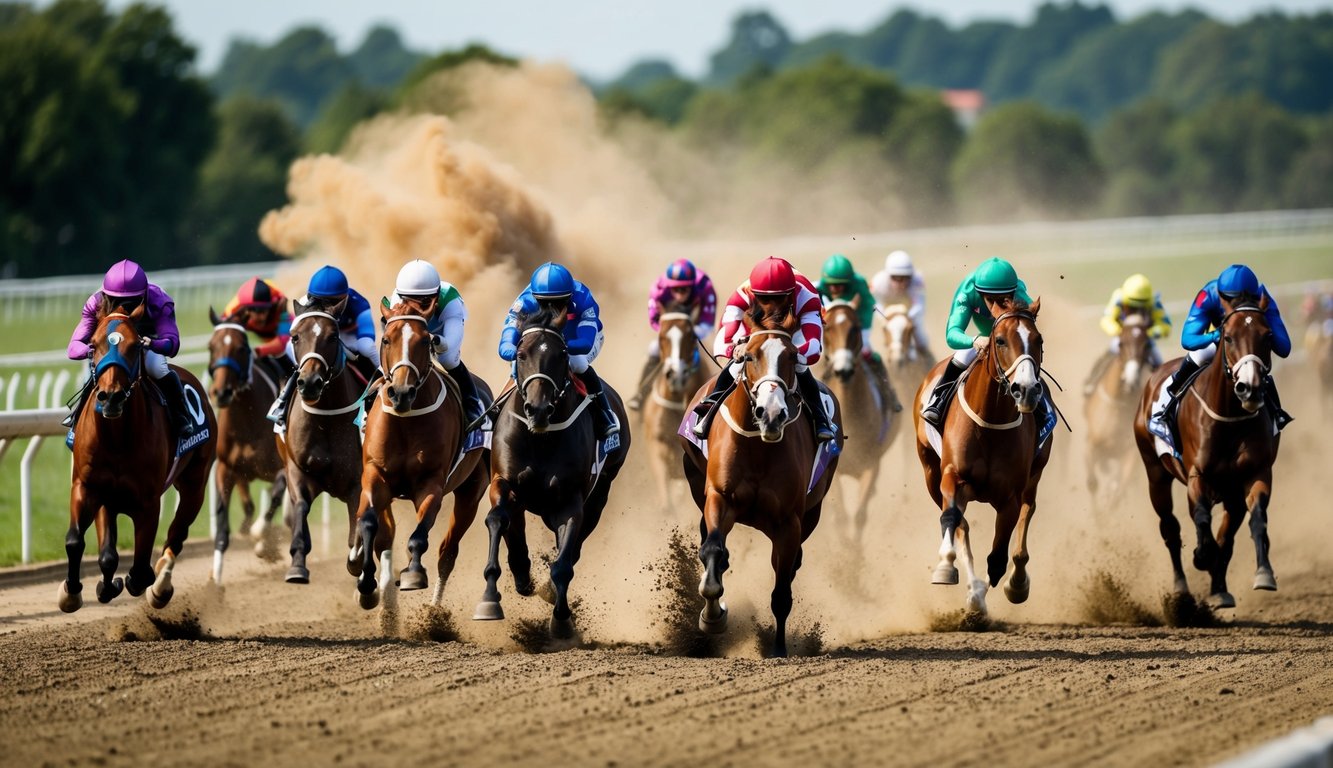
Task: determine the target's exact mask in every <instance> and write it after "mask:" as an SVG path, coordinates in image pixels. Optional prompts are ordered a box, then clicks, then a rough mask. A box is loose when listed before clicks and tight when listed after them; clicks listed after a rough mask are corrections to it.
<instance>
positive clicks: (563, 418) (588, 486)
mask: <svg viewBox="0 0 1333 768" xmlns="http://www.w3.org/2000/svg"><path fill="white" fill-rule="evenodd" d="M566 320H567V318H566V316H565V314H564V313H563V312H559V313H553V312H552V311H550V310H540V311H538V312H535V313H533V314H532V315H529V316H526V317H523V318H521V322H520V324H519V329H520V331H521V336H520V337H519V342H518V354H517V357H516V359H515V361H514V375H515V377H516V378H517V380H518V386H516V387H514V388H513V389H511V390H510V392H509V394H508V399H507V400H506V401H505V404H504V406H502V407H501V409H500V412H499V413H498V414H497V415H496V422H495V437H494V440H493V443H492V453H491V482H490V500H491V511H490V512H489V513H488V514H487V515H486V528H487V529H488V530H489V531H490V548H489V551H488V555H487V558H486V569H485V571H484V572H483V575H484V576H485V578H486V590H485V592H483V594H482V597H481V602H480V603H478V604H477V609H476V612H475V614H474V615H473V617H472V618H473V619H475V620H477V621H492V620H498V619H503V618H504V610H503V609H502V608H501V607H500V591H499V588H498V587H497V586H496V582H497V581H499V579H500V538H501V537H504V540H505V544H506V546H507V547H508V548H509V570H510V571H511V572H512V573H513V575H514V590H515V591H516V592H518V593H519V594H520V595H531V594H532V593H533V591H534V590H533V585H532V575H531V574H532V562H531V560H530V559H529V558H528V541H527V533H526V530H525V526H524V512H525V511H526V512H532V513H533V514H535V515H537V516H539V517H541V519H542V522H544V523H545V524H546V527H547V528H549V529H550V530H551V531H552V532H553V533H555V544H556V557H555V560H554V562H552V563H551V586H552V590H551V591H552V592H553V598H552V601H553V602H554V607H553V609H552V612H551V623H550V631H551V635H552V636H554V637H558V638H568V637H572V636H573V634H574V616H573V612H572V611H571V610H570V607H569V584H570V582H571V581H572V580H573V578H574V566H575V565H577V564H578V561H579V556H580V555H581V554H582V551H583V542H584V541H586V540H587V538H588V536H589V535H590V534H591V533H592V532H593V529H594V528H596V527H597V523H598V522H599V521H600V520H601V518H602V509H603V508H604V507H605V506H606V500H607V496H608V494H609V493H610V492H611V482H612V481H613V480H615V478H616V476H617V475H618V474H619V473H620V469H621V467H622V466H623V465H624V463H625V456H626V455H627V454H628V453H629V446H630V434H629V420H628V418H626V416H625V407H624V406H623V405H622V404H621V402H620V396H619V395H618V394H616V392H615V390H614V389H612V388H611V387H610V386H609V385H607V384H605V382H603V385H602V386H603V391H604V392H605V393H606V397H607V398H609V399H610V400H609V401H610V403H611V407H612V408H613V409H614V411H615V414H616V418H618V419H619V420H620V432H619V433H618V434H615V435H612V436H611V437H610V438H608V439H607V440H606V441H605V444H606V447H607V449H608V450H607V451H606V452H602V451H601V450H600V449H599V447H598V440H597V437H596V434H595V429H594V425H593V417H592V413H591V412H590V410H589V409H590V408H598V407H600V404H599V403H597V402H596V401H594V400H591V399H589V398H588V397H587V396H586V395H584V396H580V395H579V394H578V387H577V386H576V385H575V383H574V380H573V378H572V374H571V371H570V368H569V349H568V347H567V346H566V343H565V336H564V327H565V322H566Z"/></svg>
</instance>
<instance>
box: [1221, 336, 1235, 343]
mask: <svg viewBox="0 0 1333 768" xmlns="http://www.w3.org/2000/svg"><path fill="white" fill-rule="evenodd" d="M1222 341H1225V342H1226V343H1228V344H1231V343H1233V342H1232V340H1231V337H1230V336H1223V337H1222Z"/></svg>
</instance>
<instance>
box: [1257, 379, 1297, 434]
mask: <svg viewBox="0 0 1333 768" xmlns="http://www.w3.org/2000/svg"><path fill="white" fill-rule="evenodd" d="M1264 401H1265V402H1267V403H1268V407H1269V408H1271V409H1272V411H1271V413H1272V414H1273V424H1274V425H1275V426H1276V427H1277V430H1278V431H1279V432H1281V431H1282V429H1283V428H1284V427H1286V426H1287V425H1288V424H1290V423H1291V422H1292V421H1293V420H1294V417H1293V416H1292V415H1291V414H1290V413H1287V412H1286V411H1284V410H1282V401H1281V400H1279V399H1278V396H1277V382H1275V381H1273V377H1272V376H1269V377H1267V378H1265V379H1264Z"/></svg>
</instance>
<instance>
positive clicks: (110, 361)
mask: <svg viewBox="0 0 1333 768" xmlns="http://www.w3.org/2000/svg"><path fill="white" fill-rule="evenodd" d="M113 318H115V320H114V321H113V322H111V323H108V324H107V335H106V340H107V343H108V345H109V347H110V348H109V349H108V350H107V353H106V354H105V355H102V359H101V360H98V361H97V363H96V364H95V365H94V367H93V373H92V377H93V379H94V380H96V378H97V377H98V376H101V375H102V371H104V370H106V369H107V368H110V367H113V366H114V367H116V368H120V369H121V370H123V371H125V375H126V376H128V377H129V379H130V384H129V386H127V387H126V388H125V400H126V401H128V400H129V399H130V397H132V396H133V395H134V389H135V387H137V386H138V385H139V382H140V381H142V380H143V369H144V364H143V349H142V348H140V350H139V358H138V359H137V360H135V361H134V365H133V366H130V364H129V363H128V362H126V361H125V355H123V354H122V353H121V351H120V342H121V341H123V338H122V337H121V335H120V332H119V331H117V330H116V328H117V327H119V326H120V321H121V320H126V321H128V320H129V319H130V316H129V315H127V314H125V313H124V312H112V313H110V314H108V315H107V316H106V319H108V320H111V319H113ZM94 386H96V385H95V384H94Z"/></svg>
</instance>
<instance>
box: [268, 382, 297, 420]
mask: <svg viewBox="0 0 1333 768" xmlns="http://www.w3.org/2000/svg"><path fill="white" fill-rule="evenodd" d="M296 378H297V372H296V371H292V375H291V376H288V377H287V383H286V384H284V385H283V387H282V391H281V392H279V393H278V399H276V400H274V401H273V405H272V406H271V407H270V408H269V409H268V420H269V421H271V422H274V423H275V424H277V425H278V426H285V425H286V424H287V411H288V409H289V408H290V407H291V402H292V396H293V395H295V394H296Z"/></svg>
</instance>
